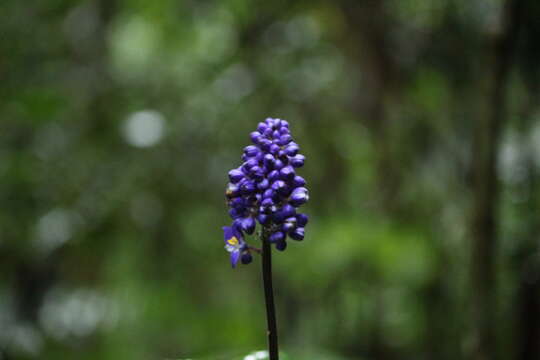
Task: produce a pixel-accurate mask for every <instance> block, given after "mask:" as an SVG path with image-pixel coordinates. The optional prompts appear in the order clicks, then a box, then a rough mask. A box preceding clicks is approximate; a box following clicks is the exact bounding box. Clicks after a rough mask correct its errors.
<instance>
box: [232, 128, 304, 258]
mask: <svg viewBox="0 0 540 360" xmlns="http://www.w3.org/2000/svg"><path fill="white" fill-rule="evenodd" d="M250 138H251V142H252V145H249V146H246V147H245V148H244V151H243V154H242V156H241V158H242V160H243V163H242V164H241V166H240V167H238V168H236V169H233V170H231V171H229V173H228V176H229V184H228V185H227V188H226V192H225V195H226V198H227V205H228V207H229V215H230V216H231V218H232V219H233V223H232V226H225V227H224V228H223V236H224V240H225V249H226V250H227V251H228V252H229V254H230V261H231V265H232V266H233V267H236V265H237V264H238V263H239V262H241V263H242V264H249V263H251V262H252V261H253V256H252V252H253V250H254V249H255V248H251V247H249V246H248V244H247V243H246V242H245V240H244V235H243V234H253V233H254V232H255V228H256V226H257V223H259V224H260V225H261V227H262V231H261V234H263V236H264V238H263V239H267V240H268V241H269V242H271V243H273V244H274V245H275V248H276V249H277V250H279V251H284V250H285V249H286V248H287V241H286V239H287V236H289V237H290V238H291V239H294V240H302V239H304V231H305V230H304V228H305V226H306V225H307V223H308V217H307V215H305V214H299V213H298V214H297V212H296V210H297V208H298V207H299V206H301V205H303V204H305V203H306V202H307V201H308V200H309V193H308V190H307V188H306V181H305V180H304V179H303V178H302V177H301V176H299V175H296V169H297V168H300V167H302V166H303V165H304V162H305V157H304V156H303V155H301V154H299V151H300V147H299V146H298V144H297V143H296V142H294V140H293V137H292V135H291V131H290V129H289V123H288V122H287V121H285V120H281V119H272V118H267V119H266V120H264V121H263V122H260V123H259V124H258V125H257V130H256V131H254V132H252V133H251V134H250Z"/></svg>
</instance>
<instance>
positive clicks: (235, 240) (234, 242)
mask: <svg viewBox="0 0 540 360" xmlns="http://www.w3.org/2000/svg"><path fill="white" fill-rule="evenodd" d="M227 242H228V243H229V244H230V245H238V239H237V238H236V236H233V237H232V238H230V239H229V240H227Z"/></svg>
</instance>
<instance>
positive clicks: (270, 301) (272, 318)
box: [261, 231, 279, 360]
mask: <svg viewBox="0 0 540 360" xmlns="http://www.w3.org/2000/svg"><path fill="white" fill-rule="evenodd" d="M261 240H262V244H263V248H262V276H263V284H264V299H265V302H266V320H267V328H268V330H267V335H268V352H269V355H270V360H279V353H278V335H277V323H276V309H275V306H274V289H273V287H272V248H271V247H270V242H269V241H268V236H267V233H266V232H264V231H263V234H262V236H261Z"/></svg>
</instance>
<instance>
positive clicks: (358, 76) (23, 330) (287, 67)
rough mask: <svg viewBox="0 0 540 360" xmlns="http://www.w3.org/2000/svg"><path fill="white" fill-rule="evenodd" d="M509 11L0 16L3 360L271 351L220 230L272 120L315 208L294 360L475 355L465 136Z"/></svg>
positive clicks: (530, 147)
mask: <svg viewBox="0 0 540 360" xmlns="http://www.w3.org/2000/svg"><path fill="white" fill-rule="evenodd" d="M525 3H526V5H527V11H526V12H525V15H524V16H525V18H524V19H523V28H522V32H521V33H520V37H519V39H520V40H519V44H517V46H516V49H517V50H516V54H515V56H514V57H515V66H514V67H513V70H512V72H511V76H510V77H509V80H508V84H507V95H508V101H509V104H508V111H507V113H508V117H507V118H508V119H507V121H506V123H505V124H506V125H505V127H504V131H503V140H502V142H501V148H500V162H499V170H500V172H499V173H500V180H501V184H502V194H501V197H500V206H499V210H500V211H499V212H500V219H501V221H500V223H499V224H498V226H499V228H500V231H501V236H500V242H499V244H498V253H499V255H498V256H497V273H498V274H499V275H498V287H499V289H500V290H499V293H498V297H497V306H498V309H499V311H498V312H497V314H496V316H497V319H498V320H499V324H500V326H498V328H497V335H498V339H499V341H498V343H497V346H498V349H499V351H500V354H501V356H503V357H505V358H513V359H514V358H517V357H514V356H511V354H514V353H515V352H516V351H518V350H517V349H518V348H519V346H520V345H519V344H520V340H519V338H518V336H520V335H519V334H520V333H519V331H517V332H516V330H515V329H516V327H519V324H518V320H517V318H516V309H517V308H518V307H519V306H520V305H519V304H520V299H521V297H520V296H522V295H523V294H522V293H521V292H520V290H519V289H520V284H522V283H523V281H524V279H525V280H526V281H529V282H531V281H532V283H535V284H536V282H538V275H539V270H540V267H539V266H538V264H539V258H538V244H537V242H538V225H539V222H538V218H539V212H538V208H539V207H538V205H537V204H538V201H539V200H540V198H539V197H540V192H539V188H538V180H537V178H538V172H539V170H540V146H539V144H540V126H539V120H540V105H539V104H540V101H538V100H539V97H538V90H539V86H538V85H539V84H540V81H539V80H540V76H539V75H540V72H539V66H538V64H540V46H539V43H538V41H537V40H538V37H539V36H540V24H539V22H538V19H539V18H540V6H539V4H538V3H537V2H535V1H525ZM502 5H503V3H502V1H491V0H478V1H465V0H445V1H435V0H430V1H418V0H387V1H381V2H371V1H358V2H355V1H348V0H340V1H336V2H324V1H298V2H285V1H273V2H259V3H256V2H250V1H246V0H224V1H195V0H191V1H188V0H186V1H172V0H164V1H154V2H151V1H140V0H110V1H107V0H84V1H67V0H36V1H20V0H3V1H2V2H1V3H0V37H1V39H2V41H0V80H1V83H0V118H1V119H2V120H1V121H0V199H1V202H2V204H3V209H4V211H2V212H0V229H1V234H2V236H1V237H0V260H1V261H0V359H3V360H4V359H33V358H41V359H73V358H76V359H115V360H116V359H160V358H186V357H189V358H195V359H205V356H211V357H212V358H216V359H220V358H223V359H230V358H233V357H234V356H236V355H231V356H229V355H227V354H249V353H250V352H251V351H252V349H256V348H264V347H265V318H264V302H263V297H262V288H261V287H262V285H261V281H260V269H259V263H260V262H259V259H256V260H255V261H254V263H253V264H252V265H250V266H242V267H240V268H239V269H237V270H234V271H233V270H231V269H230V266H229V264H228V258H227V255H226V253H225V252H224V250H223V243H222V240H221V237H222V234H221V226H223V225H225V224H227V223H228V221H229V220H228V217H227V212H226V208H225V205H224V195H223V192H224V186H225V184H226V182H227V177H226V174H227V171H228V170H229V169H230V168H232V167H234V166H237V164H238V163H239V161H240V155H241V150H242V147H243V146H245V145H247V144H248V141H249V138H248V135H247V134H249V132H250V131H252V130H253V129H254V127H255V126H256V124H257V122H258V121H261V120H263V119H264V118H266V117H268V116H271V117H279V118H283V119H287V120H289V121H290V123H291V128H292V131H293V135H294V136H295V139H296V140H297V142H298V143H299V144H300V145H301V147H302V151H303V153H304V154H305V155H306V156H307V159H308V161H307V163H306V167H305V168H303V169H301V174H302V176H304V177H305V178H306V179H307V180H308V182H309V187H310V192H311V202H310V204H308V205H307V206H306V212H308V213H309V214H310V215H311V222H310V226H309V228H308V232H307V236H306V239H305V241H303V242H301V243H291V244H290V246H289V248H288V249H287V251H286V252H285V253H283V254H281V253H279V254H276V256H275V257H274V263H275V265H274V267H275V275H274V276H275V288H276V296H277V309H278V317H279V319H278V320H279V321H278V324H279V328H280V340H281V344H282V348H283V349H284V350H285V351H286V352H287V353H288V354H289V358H290V359H295V360H301V359H310V360H317V359H321V360H322V359H325V360H333V359H335V360H339V359H368V358H377V359H408V358H419V359H427V358H433V359H456V358H462V357H463V356H465V354H467V353H468V351H469V349H470V347H471V341H472V340H471V338H470V332H469V330H470V327H471V324H470V317H469V316H470V313H469V310H468V302H469V296H470V290H469V288H468V286H469V285H468V276H469V250H470V245H469V244H468V242H469V240H470V239H469V231H468V226H469V221H470V214H471V188H470V181H471V178H470V177H471V175H470V174H471V171H472V170H471V166H472V165H471V158H472V156H473V154H474V148H473V145H472V142H473V135H472V134H473V129H474V127H475V123H476V122H477V120H478V119H481V118H483V116H484V114H485V112H486V107H489V106H490V105H489V104H488V105H486V104H487V102H488V99H487V97H486V88H488V87H489V86H490V79H491V78H490V76H491V73H490V66H491V65H490V64H491V56H492V55H491V52H490V51H489V44H490V41H491V39H492V38H493V37H496V36H497V35H498V33H499V32H500V31H501V30H500V21H499V20H498V19H499V18H500V16H501V14H503V13H504V10H503V7H502ZM531 279H532V280H531ZM533 291H534V293H533V294H537V292H538V289H537V288H536V290H533ZM539 306H540V305H539ZM539 313H540V312H539ZM534 316H537V317H538V314H536V315H534V314H531V321H533V320H532V318H533V317H534ZM536 321H540V320H538V319H536ZM213 354H217V355H215V357H214V355H213ZM241 356H247V355H241ZM240 358H241V357H240ZM244 359H246V357H244Z"/></svg>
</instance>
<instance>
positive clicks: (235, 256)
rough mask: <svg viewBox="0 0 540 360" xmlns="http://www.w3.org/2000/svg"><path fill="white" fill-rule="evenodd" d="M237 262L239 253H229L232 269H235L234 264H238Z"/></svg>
mask: <svg viewBox="0 0 540 360" xmlns="http://www.w3.org/2000/svg"><path fill="white" fill-rule="evenodd" d="M238 260H240V251H238V250H236V251H233V252H232V253H231V265H232V267H233V268H234V267H236V264H238Z"/></svg>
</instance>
